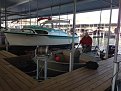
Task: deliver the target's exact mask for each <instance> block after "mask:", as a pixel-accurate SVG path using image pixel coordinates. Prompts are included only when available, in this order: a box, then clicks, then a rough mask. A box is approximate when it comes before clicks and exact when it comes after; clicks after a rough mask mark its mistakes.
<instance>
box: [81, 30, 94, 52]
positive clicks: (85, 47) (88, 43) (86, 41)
mask: <svg viewBox="0 0 121 91" xmlns="http://www.w3.org/2000/svg"><path fill="white" fill-rule="evenodd" d="M80 44H81V45H82V52H90V51H91V48H92V38H91V37H90V36H89V35H88V33H87V32H86V33H85V35H84V37H83V38H82V39H81V40H80Z"/></svg>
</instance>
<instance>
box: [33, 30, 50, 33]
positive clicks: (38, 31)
mask: <svg viewBox="0 0 121 91" xmlns="http://www.w3.org/2000/svg"><path fill="white" fill-rule="evenodd" d="M35 32H36V33H37V34H48V32H47V31H43V30H35Z"/></svg>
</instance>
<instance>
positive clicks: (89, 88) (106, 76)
mask: <svg viewBox="0 0 121 91" xmlns="http://www.w3.org/2000/svg"><path fill="white" fill-rule="evenodd" d="M118 60H121V55H119V56H118ZM99 65H100V66H99V68H98V69H97V70H90V69H86V68H80V69H77V70H74V71H72V72H69V73H66V74H63V75H60V76H57V77H55V78H52V79H49V80H46V81H43V82H41V83H40V86H39V87H37V88H35V89H32V90H31V91H40V90H42V91H104V90H105V89H107V88H108V87H109V86H110V85H111V80H112V73H113V58H110V59H108V60H105V61H102V62H99ZM119 78H121V71H120V72H119Z"/></svg>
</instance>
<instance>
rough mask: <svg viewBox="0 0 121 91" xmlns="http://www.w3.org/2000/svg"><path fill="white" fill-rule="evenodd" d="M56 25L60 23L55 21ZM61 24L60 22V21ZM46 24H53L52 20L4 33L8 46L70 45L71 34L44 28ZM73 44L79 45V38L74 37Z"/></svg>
mask: <svg viewBox="0 0 121 91" xmlns="http://www.w3.org/2000/svg"><path fill="white" fill-rule="evenodd" d="M54 22H56V23H58V22H60V21H55V20H54ZM61 22H62V20H61ZM63 22H64V21H63ZM46 23H50V24H52V23H53V20H48V21H45V22H44V23H43V25H42V24H41V26H38V25H28V26H24V27H23V29H19V30H15V29H11V30H10V31H4V34H5V36H6V39H7V42H8V43H9V45H10V46H64V47H67V46H69V45H71V44H72V38H73V36H72V34H69V33H67V32H66V31H65V30H61V29H54V28H48V27H44V25H45V24H46ZM74 43H75V44H78V43H79V37H78V36H77V35H76V34H75V35H74Z"/></svg>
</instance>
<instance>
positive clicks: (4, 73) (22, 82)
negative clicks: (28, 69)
mask: <svg viewBox="0 0 121 91" xmlns="http://www.w3.org/2000/svg"><path fill="white" fill-rule="evenodd" d="M10 57H16V55H14V54H11V53H9V52H6V51H0V91H29V90H30V89H32V88H34V87H37V86H38V82H37V81H36V80H34V79H33V78H31V77H30V76H28V75H27V74H25V73H24V72H22V71H20V70H19V69H17V68H16V67H14V66H13V65H11V64H10V63H8V62H7V61H5V60H4V59H3V58H10Z"/></svg>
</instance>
